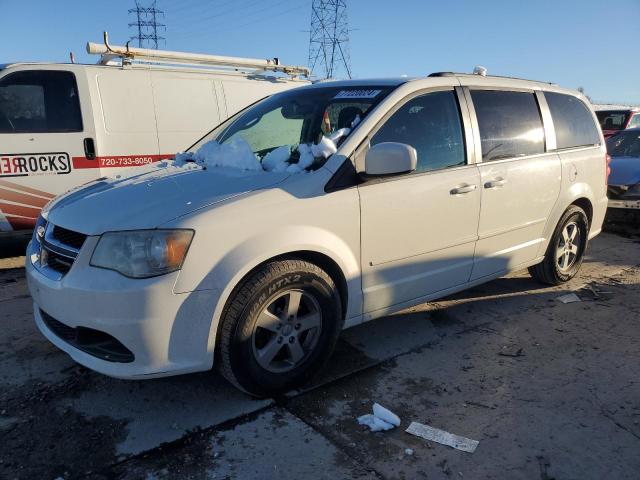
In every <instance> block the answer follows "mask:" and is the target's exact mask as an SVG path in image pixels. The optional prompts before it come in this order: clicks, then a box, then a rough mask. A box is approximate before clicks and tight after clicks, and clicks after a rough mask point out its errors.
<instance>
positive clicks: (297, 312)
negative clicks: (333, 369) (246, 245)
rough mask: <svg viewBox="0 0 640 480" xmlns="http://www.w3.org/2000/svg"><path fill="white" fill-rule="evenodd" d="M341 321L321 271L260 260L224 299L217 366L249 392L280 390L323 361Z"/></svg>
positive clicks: (334, 295)
mask: <svg viewBox="0 0 640 480" xmlns="http://www.w3.org/2000/svg"><path fill="white" fill-rule="evenodd" d="M342 325H343V320H342V308H341V302H340V296H339V293H338V289H337V288H336V285H335V284H334V282H333V280H332V279H331V277H330V276H329V275H328V274H327V273H326V272H324V271H323V270H322V269H320V268H319V267H318V266H317V265H314V264H312V263H309V262H305V261H302V260H282V261H276V262H272V263H269V264H266V265H265V266H263V267H262V268H260V269H259V270H258V271H256V272H255V273H254V274H252V275H251V276H250V277H249V278H248V279H247V280H245V282H244V283H243V284H242V285H241V286H240V287H239V288H238V289H237V290H236V291H235V293H234V294H233V295H232V298H231V299H230V301H229V304H228V307H227V309H226V312H225V314H224V316H223V319H222V327H221V331H220V342H219V362H218V365H219V368H220V371H221V373H222V374H223V375H224V377H225V378H226V379H227V380H229V381H230V382H231V383H233V384H234V385H235V386H237V387H238V388H240V389H241V390H244V391H245V392H247V393H249V394H251V395H254V396H257V397H264V396H269V395H274V394H278V393H282V392H284V391H286V390H289V389H291V388H293V387H296V386H298V385H300V384H302V383H304V382H306V381H307V380H308V379H309V378H311V377H312V376H313V375H314V374H315V373H316V372H317V371H318V370H319V369H320V368H321V367H322V366H323V365H324V363H325V362H326V360H327V359H328V358H329V356H330V354H331V352H332V351H333V348H334V346H335V343H336V341H337V339H338V335H339V334H340V331H341V330H342Z"/></svg>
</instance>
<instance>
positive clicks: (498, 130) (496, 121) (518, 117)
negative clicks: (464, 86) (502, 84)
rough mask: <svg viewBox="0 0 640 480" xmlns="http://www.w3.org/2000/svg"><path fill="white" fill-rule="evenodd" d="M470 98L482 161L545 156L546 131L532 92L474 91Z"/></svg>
mask: <svg viewBox="0 0 640 480" xmlns="http://www.w3.org/2000/svg"><path fill="white" fill-rule="evenodd" d="M471 98H472V99H473V105H474V107H475V110H476V116H477V117H478V124H479V128H480V139H481V141H482V161H483V162H490V161H494V160H502V159H505V158H512V157H524V156H526V155H535V154H537V153H544V129H543V128H542V119H541V118H540V110H539V108H538V102H537V101H536V98H535V95H534V94H533V93H528V92H503V91H495V90H473V91H471Z"/></svg>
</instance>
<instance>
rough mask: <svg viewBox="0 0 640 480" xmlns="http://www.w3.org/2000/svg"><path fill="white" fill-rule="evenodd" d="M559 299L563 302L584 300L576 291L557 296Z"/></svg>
mask: <svg viewBox="0 0 640 480" xmlns="http://www.w3.org/2000/svg"><path fill="white" fill-rule="evenodd" d="M557 300H558V301H560V302H562V303H574V302H581V301H582V300H580V297H579V296H578V295H576V294H575V293H567V294H566V295H560V296H559V297H558V298H557Z"/></svg>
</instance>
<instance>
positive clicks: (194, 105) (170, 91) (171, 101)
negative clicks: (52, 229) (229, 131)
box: [0, 36, 308, 235]
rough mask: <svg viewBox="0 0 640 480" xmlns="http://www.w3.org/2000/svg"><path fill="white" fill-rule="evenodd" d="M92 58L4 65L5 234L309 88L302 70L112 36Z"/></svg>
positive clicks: (1, 221) (1, 197)
mask: <svg viewBox="0 0 640 480" xmlns="http://www.w3.org/2000/svg"><path fill="white" fill-rule="evenodd" d="M87 51H88V52H89V53H93V54H101V55H102V57H101V60H100V62H99V63H98V64H97V65H76V64H56V63H51V64H35V63H16V64H11V65H0V232H4V231H20V230H31V229H33V227H34V225H35V221H36V218H37V217H38V214H39V212H40V209H41V208H42V207H43V206H44V205H45V204H46V203H47V202H48V201H49V200H50V199H52V198H53V197H55V196H56V195H58V194H60V193H63V192H65V191H67V190H69V189H71V188H72V187H75V186H78V185H82V184H84V183H87V182H89V181H91V180H95V179H97V178H100V177H112V176H115V175H117V174H120V173H122V172H123V169H129V168H132V167H139V166H142V165H146V164H148V163H152V162H154V161H157V160H160V159H165V158H169V157H172V156H173V155H174V154H175V153H176V152H178V151H180V150H183V149H185V148H187V147H188V146H189V145H191V144H192V143H193V142H194V141H195V140H197V139H198V138H200V137H201V136H202V135H204V134H205V133H206V132H207V131H209V130H210V128H211V125H216V124H218V123H220V122H222V121H224V120H225V119H226V118H227V117H229V116H231V115H233V114H235V113H236V112H238V111H239V110H241V109H243V108H244V107H246V106H247V105H250V104H252V103H254V102H255V101H257V100H259V99H261V98H264V97H266V96H268V95H271V94H272V93H275V92H279V91H282V90H286V89H289V88H293V87H296V86H300V85H304V84H306V83H308V81H307V80H304V79H303V78H301V77H306V76H307V75H308V70H307V69H306V68H305V67H292V66H285V65H280V64H279V62H278V60H277V59H273V60H259V59H249V58H232V57H220V56H213V55H200V54H185V53H180V52H168V51H159V50H144V49H133V48H131V49H130V48H128V47H117V46H111V45H109V44H108V41H107V38H106V36H105V44H104V45H97V44H93V43H89V44H88V45H87ZM272 72H275V73H278V74H279V75H281V76H280V77H278V76H267V75H266V74H267V73H268V74H269V75H273V73H272ZM0 235H2V233H0Z"/></svg>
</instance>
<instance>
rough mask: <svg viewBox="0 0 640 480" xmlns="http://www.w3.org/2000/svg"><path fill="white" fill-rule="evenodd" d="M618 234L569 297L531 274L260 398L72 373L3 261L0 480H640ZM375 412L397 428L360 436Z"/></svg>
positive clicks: (629, 273) (625, 234) (358, 334)
mask: <svg viewBox="0 0 640 480" xmlns="http://www.w3.org/2000/svg"><path fill="white" fill-rule="evenodd" d="M623 227H624V224H623ZM616 231H617V232H618V234H609V233H605V234H603V235H601V236H600V237H598V238H597V239H596V240H595V241H594V242H592V244H591V248H590V251H589V256H588V259H587V261H586V262H585V264H584V265H583V268H582V271H581V273H580V275H579V276H578V277H577V278H576V279H574V280H573V281H571V282H569V284H567V285H564V286H562V287H559V288H558V287H557V288H546V287H543V286H541V285H539V284H537V283H535V282H534V281H532V280H531V279H530V278H529V277H528V276H527V275H526V272H519V273H516V274H514V275H510V276H509V277H506V278H502V279H499V280H496V281H494V282H491V283H489V284H486V285H483V286H480V287H478V288H474V289H472V290H469V291H466V292H462V293H460V294H458V295H455V296H453V297H448V298H446V299H443V300H441V301H438V302H432V303H428V304H424V305H421V306H419V307H417V308H414V309H411V310H409V311H405V312H402V313H401V314H397V315H393V316H390V317H387V318H384V319H380V320H377V321H374V322H370V323H368V324H365V325H362V326H358V327H356V328H353V329H350V330H347V331H345V332H344V334H343V335H342V338H341V341H340V342H339V345H338V349H337V352H336V354H335V355H334V357H333V358H332V361H331V362H330V364H329V366H328V367H327V370H326V371H325V372H324V373H323V374H322V376H321V378H319V379H317V380H316V381H315V382H314V384H313V385H309V386H308V387H307V388H305V389H304V390H303V391H298V392H292V393H290V394H289V395H287V396H285V397H282V398H274V399H268V400H262V401H257V400H253V399H250V398H248V397H246V396H245V395H243V394H241V393H239V392H236V391H235V390H233V388H231V387H229V386H228V385H227V384H226V383H225V382H224V381H223V380H222V379H220V378H219V377H218V376H217V375H216V374H213V373H202V374H195V375H187V376H182V377H175V378H168V379H160V380H147V381H139V382H133V381H122V380H115V379H110V378H107V377H103V376H101V375H99V374H96V373H93V372H91V371H88V370H86V369H84V368H82V367H80V366H77V365H75V364H74V363H73V362H72V361H71V360H70V359H69V358H68V357H67V356H66V355H65V354H63V353H62V352H60V351H58V350H57V349H56V348H55V347H53V346H52V345H50V344H49V343H48V342H47V341H46V340H45V339H44V338H43V337H42V336H41V335H40V334H39V333H38V332H37V330H36V329H35V326H34V325H33V321H32V307H31V301H30V298H29V295H28V292H27V290H26V282H25V279H24V273H23V270H22V268H20V265H21V263H22V262H23V261H24V259H15V258H11V259H4V260H0V325H1V326H2V328H1V329H0V438H1V439H2V440H1V441H0V478H3V479H4V478H7V479H13V478H17V479H23V478H24V479H33V478H39V479H40V478H42V479H55V478H95V479H111V478H118V479H120V478H121V479H138V478H149V479H156V478H157V479H170V478H171V479H173V478H196V479H211V478H252V479H253V478H259V479H271V478H274V479H276V478H277V479H287V478H291V479H299V478H331V479H334V478H345V479H347V478H378V479H379V478H389V479H392V478H394V479H395V478H407V479H409V478H410V479H413V478H433V479H438V478H471V479H476V478H478V479H484V478H495V479H503V478H504V479H519V478H522V479H531V478H533V479H542V480H551V479H557V480H560V479H602V478H616V479H626V478H628V479H637V478H638V472H639V471H640V455H638V452H640V381H639V380H638V379H639V378H640V240H639V237H638V236H637V235H636V234H635V232H634V231H633V230H622V231H621V230H620V229H617V230H616ZM568 292H575V293H577V295H578V296H579V297H580V299H581V302H578V303H570V304H563V303H561V302H560V301H558V299H557V298H558V296H560V295H562V294H564V293H568ZM373 402H379V403H381V404H383V405H385V406H386V407H388V408H390V409H391V410H393V411H394V412H395V413H397V414H398V415H399V416H400V418H401V420H402V424H401V427H400V428H397V429H394V430H391V431H388V432H378V433H371V432H369V431H367V429H366V428H365V427H362V426H360V425H358V424H357V422H356V418H357V417H358V416H359V415H362V414H364V413H369V411H370V409H371V405H372V403H373ZM411 421H417V422H421V423H425V424H429V425H432V426H434V427H437V428H441V429H444V430H447V431H450V432H453V433H456V434H459V435H463V436H466V437H469V438H473V439H476V440H479V441H480V444H479V446H478V448H477V450H476V451H475V452H474V453H473V454H470V453H466V452H461V451H458V450H455V449H452V448H449V447H446V446H442V445H439V444H437V443H433V442H427V441H424V440H422V439H420V438H417V437H414V436H411V435H409V434H407V433H405V432H404V429H405V428H406V427H407V426H408V425H409V423H410V422H411ZM407 449H411V450H412V452H411V454H408V453H407V451H408V450H407Z"/></svg>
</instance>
